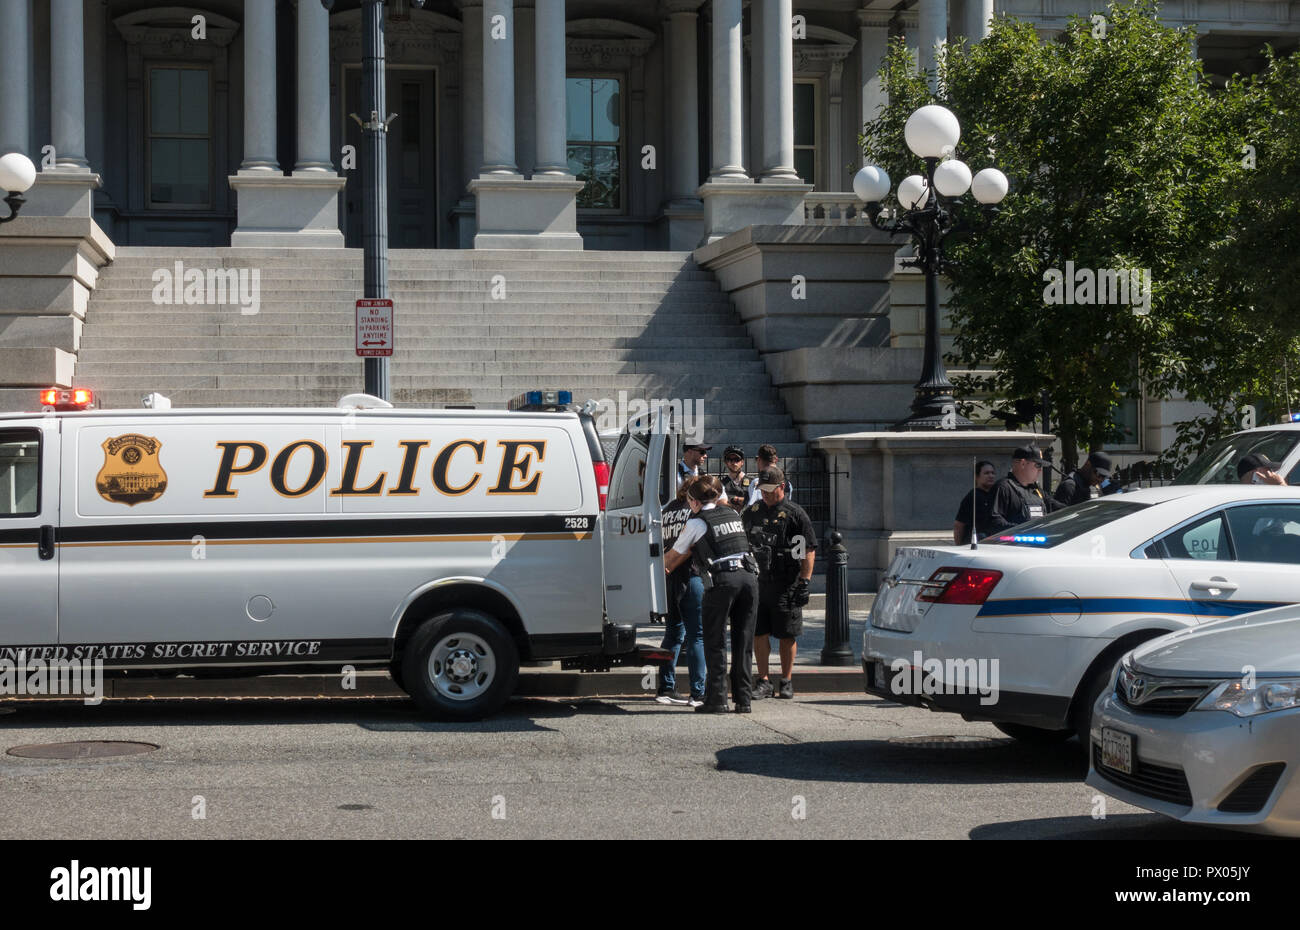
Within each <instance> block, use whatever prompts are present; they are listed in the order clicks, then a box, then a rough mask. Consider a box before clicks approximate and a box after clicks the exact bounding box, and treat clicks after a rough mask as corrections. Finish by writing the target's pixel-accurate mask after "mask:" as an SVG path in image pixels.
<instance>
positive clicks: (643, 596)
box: [603, 408, 680, 624]
mask: <svg viewBox="0 0 1300 930" xmlns="http://www.w3.org/2000/svg"><path fill="white" fill-rule="evenodd" d="M678 422H679V420H678V418H677V417H675V416H673V415H672V411H671V409H669V408H663V409H656V410H654V411H652V412H651V413H649V414H646V415H644V416H642V417H639V418H637V419H635V420H633V421H631V422H630V423H629V424H628V426H627V429H626V430H624V432H623V435H622V436H621V437H620V438H619V444H618V450H617V451H616V452H615V454H614V466H613V468H612V470H611V472H610V480H609V498H608V502H607V503H606V507H605V517H604V519H605V532H604V534H603V536H604V540H605V613H606V616H607V617H608V619H609V621H610V622H611V623H631V624H636V623H647V622H649V621H650V620H651V618H652V617H653V616H654V615H662V614H666V613H667V612H668V592H667V587H668V585H667V578H666V577H665V575H664V552H663V515H662V514H663V507H664V505H665V504H667V503H669V502H670V501H672V499H673V498H674V497H675V496H676V494H677V483H676V475H677V468H676V464H677V457H678V448H677V447H678V444H679V436H680V428H679V426H678V425H677V424H678Z"/></svg>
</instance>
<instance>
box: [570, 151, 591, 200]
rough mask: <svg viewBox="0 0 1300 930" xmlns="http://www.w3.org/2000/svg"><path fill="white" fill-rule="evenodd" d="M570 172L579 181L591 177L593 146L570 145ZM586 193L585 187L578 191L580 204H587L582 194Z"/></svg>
mask: <svg viewBox="0 0 1300 930" xmlns="http://www.w3.org/2000/svg"><path fill="white" fill-rule="evenodd" d="M569 173H570V174H571V175H573V176H574V177H575V178H577V179H578V180H579V181H586V180H588V179H589V178H590V177H591V148H590V146H586V145H571V146H569ZM584 193H586V189H585V188H584V189H583V190H582V191H579V192H578V206H580V207H583V206H586V204H584V203H583V202H582V196H583V194H584Z"/></svg>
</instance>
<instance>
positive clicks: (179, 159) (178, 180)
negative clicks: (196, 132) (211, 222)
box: [149, 139, 209, 206]
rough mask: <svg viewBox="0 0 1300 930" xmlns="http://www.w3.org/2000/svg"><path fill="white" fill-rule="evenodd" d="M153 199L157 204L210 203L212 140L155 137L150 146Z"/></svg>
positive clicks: (151, 191) (197, 204) (151, 192)
mask: <svg viewBox="0 0 1300 930" xmlns="http://www.w3.org/2000/svg"><path fill="white" fill-rule="evenodd" d="M149 173H150V179H149V182H150V199H152V200H153V202H154V203H155V204H186V205H191V206H204V205H206V204H207V203H208V174H209V172H208V143H207V141H206V140H202V139H154V140H152V142H151V143H150V146H149Z"/></svg>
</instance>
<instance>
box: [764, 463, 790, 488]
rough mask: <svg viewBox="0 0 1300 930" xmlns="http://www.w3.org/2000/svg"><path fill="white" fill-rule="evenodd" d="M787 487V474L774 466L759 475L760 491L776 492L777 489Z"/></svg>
mask: <svg viewBox="0 0 1300 930" xmlns="http://www.w3.org/2000/svg"><path fill="white" fill-rule="evenodd" d="M783 487H785V472H783V471H781V469H780V468H779V467H778V466H776V465H772V466H770V467H768V468H764V469H763V470H762V471H760V472H759V473H758V489H759V490H760V491H775V490H776V489H777V488H783Z"/></svg>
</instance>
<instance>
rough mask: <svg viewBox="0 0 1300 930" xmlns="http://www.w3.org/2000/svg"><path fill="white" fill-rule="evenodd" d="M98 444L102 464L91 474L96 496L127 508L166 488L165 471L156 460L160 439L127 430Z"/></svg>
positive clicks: (156, 494) (160, 444)
mask: <svg viewBox="0 0 1300 930" xmlns="http://www.w3.org/2000/svg"><path fill="white" fill-rule="evenodd" d="M102 446H103V449H104V467H103V468H101V469H100V470H99V474H98V475H96V476H95V490H96V491H98V492H99V495H100V497H102V498H104V499H105V500H109V501H114V502H116V503H119V504H127V505H128V506H131V507H134V506H135V505H136V504H142V503H146V502H148V501H155V500H157V499H158V498H160V497H162V495H163V491H165V490H167V472H165V471H163V467H162V463H161V462H160V461H159V460H158V452H159V450H161V449H162V443H161V442H159V441H158V440H157V439H155V438H153V437H151V436H141V435H139V434H137V433H128V434H127V435H125V436H116V437H114V438H111V439H106V440H104V442H103V443H102Z"/></svg>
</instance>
